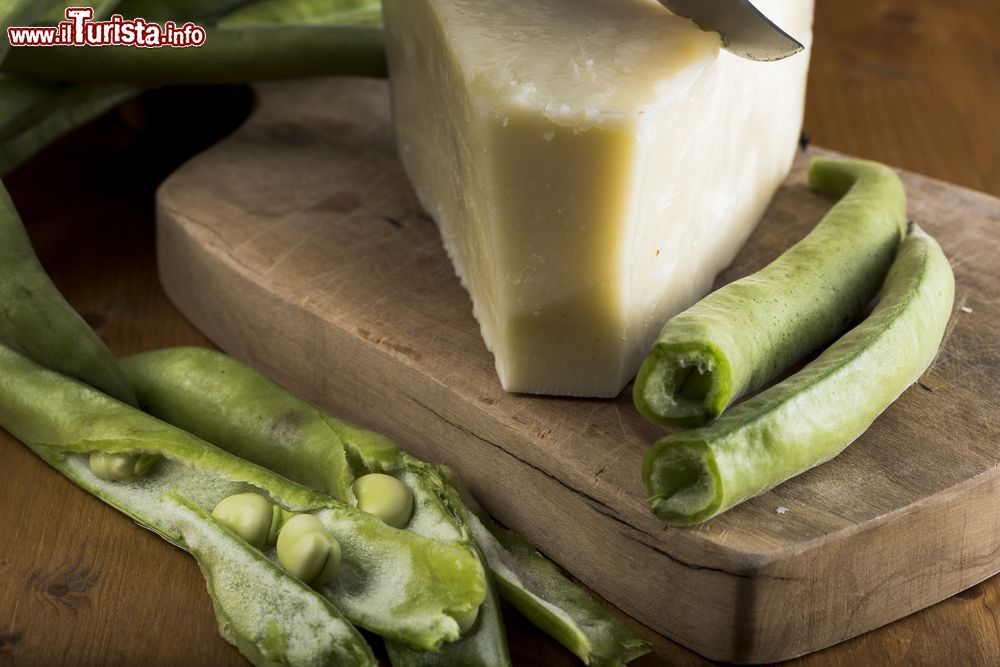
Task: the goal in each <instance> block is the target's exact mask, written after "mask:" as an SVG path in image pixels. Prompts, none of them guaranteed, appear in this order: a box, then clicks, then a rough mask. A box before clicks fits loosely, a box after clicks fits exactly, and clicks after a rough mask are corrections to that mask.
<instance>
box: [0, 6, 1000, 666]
mask: <svg viewBox="0 0 1000 667" xmlns="http://www.w3.org/2000/svg"><path fill="white" fill-rule="evenodd" d="M817 4H818V6H817V16H816V41H815V50H814V55H813V65H812V73H811V77H810V88H809V101H808V105H807V114H806V130H807V131H808V132H809V134H810V135H811V137H812V139H813V141H814V142H815V143H817V144H818V145H822V146H825V147H828V148H833V149H836V150H839V151H842V152H845V153H851V154H854V155H858V156H862V157H867V158H871V159H876V160H880V161H884V162H888V163H891V164H894V165H897V166H899V167H903V168H906V169H909V170H912V171H917V172H921V173H924V174H928V175H930V176H934V177H937V178H941V179H945V180H948V181H951V182H954V183H958V184H960V185H964V186H967V187H970V188H974V189H977V190H982V191H984V192H988V193H990V194H993V195H998V196H1000V37H998V36H997V33H1000V1H998V0H955V1H954V2H932V1H931V0H817ZM248 104H249V100H248V99H247V94H246V93H245V91H243V90H242V89H236V88H215V89H210V90H195V89H172V90H169V91H167V90H164V91H157V92H155V93H152V94H148V95H147V96H146V97H145V98H144V99H143V100H141V101H139V102H134V103H130V104H128V105H126V106H125V107H123V108H122V109H120V110H117V111H115V112H113V113H111V114H109V115H108V116H106V117H104V118H102V119H100V120H99V121H97V122H95V123H93V124H91V125H90V126H89V127H87V128H85V129H83V130H81V131H78V132H76V133H75V134H73V135H72V136H70V137H68V138H66V139H65V140H63V141H60V142H59V143H58V144H56V145H55V146H53V147H52V148H50V149H48V150H46V151H45V152H44V153H43V154H42V155H40V156H39V157H38V158H36V159H34V160H33V161H31V162H30V163H28V164H27V165H25V166H24V167H22V168H21V169H20V170H18V171H17V172H15V173H14V174H13V175H11V177H10V178H9V179H7V185H8V186H9V188H10V190H11V193H12V196H13V197H14V200H15V202H16V204H17V206H18V208H19V210H20V211H21V213H22V215H23V217H24V219H25V222H26V225H27V227H28V231H29V234H30V235H31V237H32V240H33V241H34V243H35V247H36V248H37V250H38V254H39V256H40V258H41V260H42V263H43V264H44V265H45V267H46V268H47V269H48V271H49V272H50V274H51V275H52V278H53V280H54V281H55V282H56V284H57V285H58V286H59V287H60V289H62V291H63V293H64V294H65V295H66V297H67V298H68V299H69V301H70V302H71V303H72V304H73V305H74V306H75V307H76V308H77V309H78V310H79V311H80V312H81V313H82V314H84V316H85V317H86V319H87V320H88V322H90V324H91V325H92V326H93V327H94V328H95V329H96V330H97V331H98V333H100V335H101V336H102V337H103V338H104V340H105V341H107V343H108V344H109V345H110V347H111V349H112V350H113V351H114V352H115V353H116V354H129V353H133V352H138V351H141V350H147V349H152V348H157V347H165V346H173V345H207V344H208V343H207V341H206V340H205V339H204V337H202V336H201V335H200V334H199V333H198V332H197V331H196V330H195V329H194V328H193V327H192V326H191V325H190V324H188V323H187V322H186V321H185V320H184V319H183V318H182V317H181V316H180V314H179V313H178V312H177V311H176V310H175V309H174V308H173V306H171V304H170V303H169V302H168V301H167V300H166V297H165V296H164V295H163V292H162V290H161V289H160V287H159V285H158V283H157V279H156V268H155V255H154V244H153V241H154V236H153V192H154V190H155V188H156V185H157V184H158V183H159V182H160V181H161V180H162V179H163V178H164V177H165V176H166V175H167V174H169V173H170V171H171V170H172V169H174V168H175V167H176V166H177V165H178V164H180V163H181V162H182V161H183V160H184V159H186V158H187V157H189V156H190V155H193V154H194V153H196V152H197V151H199V150H201V149H202V148H204V147H206V146H208V145H209V144H211V143H212V142H213V141H214V140H216V139H217V138H219V137H221V136H223V135H224V134H225V133H226V132H227V131H228V130H230V129H232V128H233V127H235V126H236V125H238V124H239V122H240V120H241V118H242V117H243V115H244V114H245V113H246V110H247V107H248ZM997 232H998V233H1000V230H997ZM0 461H2V463H0V541H2V545H3V546H2V547H0V665H8V664H11V665H54V664H61V665H96V664H129V665H140V664H142V665H179V664H183V665H202V664H206V665H207V664H211V665H243V664H246V663H245V661H244V660H243V659H242V658H241V657H240V655H239V654H238V653H237V652H236V650H235V649H233V648H232V647H230V646H229V645H228V644H227V643H226V642H224V641H223V640H222V639H221V638H220V637H219V635H218V632H217V631H216V628H215V619H214V616H213V614H212V609H211V604H210V601H209V598H208V594H207V592H206V591H205V587H204V582H203V579H202V577H201V575H200V573H199V572H198V569H197V566H196V565H195V563H194V561H193V560H192V559H190V558H189V557H187V556H186V555H185V554H183V553H182V552H180V551H179V550H177V549H175V548H173V547H171V546H169V545H167V544H166V543H165V542H163V541H162V540H160V539H159V538H157V537H155V536H154V535H152V534H151V533H148V532H146V531H143V530H139V529H138V528H137V527H135V526H134V525H133V524H132V523H131V522H130V521H128V520H127V519H125V518H124V517H123V516H122V515H120V514H118V513H117V512H115V511H114V510H112V509H110V508H109V507H107V506H105V505H103V504H102V503H100V502H99V501H97V500H96V499H94V498H93V497H91V496H89V495H88V494H86V493H84V492H83V491H81V490H79V489H78V488H76V487H75V486H73V485H72V484H70V483H69V482H67V481H65V480H64V479H63V478H62V477H61V476H59V475H58V474H57V473H56V472H54V471H53V470H51V469H49V468H48V467H47V466H45V465H44V464H43V463H42V462H41V461H39V460H38V459H37V458H35V457H34V455H32V454H31V453H30V452H29V451H28V450H27V449H25V448H24V447H22V446H21V445H20V444H18V443H17V442H16V441H15V440H13V439H12V438H10V437H9V436H8V435H6V434H5V433H3V432H0ZM507 611H508V613H507V614H506V617H507V622H508V633H509V635H510V644H511V651H512V653H513V657H514V662H515V664H517V665H536V664H544V665H556V666H558V665H572V664H576V663H575V661H574V659H573V658H572V656H570V655H569V654H568V653H567V652H566V651H565V650H563V649H562V648H561V647H559V646H558V645H557V644H555V642H553V641H551V640H549V639H548V638H546V637H545V636H544V635H542V634H541V633H539V632H538V631H536V630H535V629H534V628H532V627H531V625H530V624H528V623H527V622H526V621H524V620H523V619H521V618H519V617H518V615H517V614H516V613H515V612H514V611H513V610H510V609H508V610H507ZM628 622H630V623H632V624H633V625H634V627H636V629H637V630H639V632H641V633H642V634H644V635H645V636H647V637H648V638H649V639H651V640H652V641H653V643H654V652H653V654H652V655H651V656H648V657H647V658H644V659H643V660H641V661H639V662H637V663H636V664H638V665H666V664H676V665H705V664H708V663H707V661H705V660H703V659H702V658H700V657H698V656H696V655H694V654H693V653H691V652H689V651H687V650H685V649H683V648H681V647H680V646H678V645H676V644H674V643H672V642H670V641H669V640H666V639H664V638H661V637H657V636H655V635H653V634H652V633H651V632H649V631H648V630H646V629H644V628H642V627H641V626H638V625H637V624H635V623H634V622H631V621H628ZM796 662H798V663H800V664H803V665H816V666H818V665H831V666H832V665H845V666H846V665H867V664H872V665H902V664H906V665H929V666H930V665H934V666H937V665H957V664H963V665H965V664H970V665H976V664H978V665H995V664H998V663H1000V577H994V578H992V579H990V580H987V581H986V582H983V583H982V584H979V585H978V586H975V587H973V588H971V589H969V590H967V591H965V592H963V593H960V594H959V595H957V596H955V597H953V598H951V599H949V600H946V601H944V602H941V603H940V604H938V605H935V606H934V607H931V608H930V609H927V610H925V611H922V612H919V613H917V614H914V615H912V616H910V617H908V618H905V619H903V620H901V621H898V622H896V623H893V624H891V625H889V626H886V627H884V628H882V629H880V630H877V631H874V632H871V633H869V634H867V635H864V636H862V637H858V638H856V639H853V640H851V641H848V642H845V643H843V644H840V645H838V646H835V647H833V648H830V649H827V650H825V651H821V652H819V653H816V654H813V655H811V656H807V657H805V658H802V659H800V660H798V661H796Z"/></svg>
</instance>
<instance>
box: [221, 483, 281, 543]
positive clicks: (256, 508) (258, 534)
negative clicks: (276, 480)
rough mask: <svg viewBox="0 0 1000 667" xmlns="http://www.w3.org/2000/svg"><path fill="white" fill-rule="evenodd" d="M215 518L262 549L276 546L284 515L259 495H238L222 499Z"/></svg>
mask: <svg viewBox="0 0 1000 667" xmlns="http://www.w3.org/2000/svg"><path fill="white" fill-rule="evenodd" d="M212 518H214V519H215V520H216V521H218V522H219V523H221V524H222V525H224V526H225V527H226V528H228V529H229V530H231V531H233V532H234V533H236V534H237V535H239V536H240V537H241V538H243V540H244V541H246V542H247V543H248V544H250V545H251V546H253V547H255V548H257V549H261V548H263V547H264V546H265V545H267V544H273V543H274V539H275V538H276V537H277V535H278V528H277V524H278V523H280V519H281V512H280V508H279V507H278V506H277V505H274V504H273V503H271V502H270V501H269V500H268V499H267V498H265V497H264V496H262V495H260V494H259V493H237V494H236V495H233V496H227V497H225V498H223V499H222V500H220V501H219V504H218V505H216V506H215V509H214V510H212Z"/></svg>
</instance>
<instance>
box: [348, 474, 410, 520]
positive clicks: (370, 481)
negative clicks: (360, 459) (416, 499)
mask: <svg viewBox="0 0 1000 667" xmlns="http://www.w3.org/2000/svg"><path fill="white" fill-rule="evenodd" d="M351 488H352V489H353V490H354V497H355V498H357V499H358V509H359V510H361V511H362V512H368V513H369V514H374V515H375V516H377V517H378V518H380V519H382V520H383V521H385V522H386V523H387V524H389V525H390V526H392V527H393V528H405V527H406V524H407V523H408V522H409V521H410V516H411V515H412V514H413V493H411V492H410V490H409V489H408V488H406V485H405V484H403V483H402V482H400V481H399V480H398V479H396V478H395V477H393V476H392V475H386V474H384V473H380V472H372V473H368V474H367V475H362V476H361V477H358V478H357V479H356V480H354V485H353V486H352V487H351Z"/></svg>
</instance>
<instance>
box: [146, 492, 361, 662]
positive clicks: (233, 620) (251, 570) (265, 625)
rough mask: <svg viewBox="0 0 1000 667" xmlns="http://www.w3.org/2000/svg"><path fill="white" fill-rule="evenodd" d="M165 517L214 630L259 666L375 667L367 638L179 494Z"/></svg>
mask: <svg viewBox="0 0 1000 667" xmlns="http://www.w3.org/2000/svg"><path fill="white" fill-rule="evenodd" d="M162 502H163V505H164V516H165V518H166V520H167V521H168V522H169V523H170V524H171V525H172V526H173V527H174V528H175V529H176V530H177V532H178V533H180V535H181V538H182V539H183V542H184V546H185V548H186V549H187V550H188V551H189V552H190V553H191V554H192V555H193V556H194V557H195V558H196V559H197V561H198V566H199V567H200V568H201V571H202V574H204V575H205V581H206V583H207V584H208V592H209V594H210V595H211V597H212V604H213V605H214V607H215V616H216V618H217V619H218V620H219V633H220V634H221V635H222V636H223V637H224V638H225V639H226V641H228V642H229V643H230V644H233V645H234V646H236V647H237V648H238V649H239V650H240V653H242V654H243V655H244V656H246V658H247V659H248V660H250V661H251V662H252V663H253V664H254V665H257V666H258V667H271V666H275V667H276V666H277V665H287V666H289V667H319V666H321V665H322V666H329V667H349V666H357V667H369V666H371V667H374V666H375V665H377V664H378V663H377V661H376V660H375V656H374V655H373V654H372V652H371V648H370V647H369V646H368V644H367V643H366V642H365V640H364V638H363V637H362V636H361V635H360V634H359V633H358V631H357V630H356V629H355V628H354V626H353V625H351V623H350V622H349V621H348V620H347V619H346V618H344V616H343V614H341V613H340V612H339V611H338V610H337V609H336V608H335V607H334V606H333V605H332V604H330V602H329V600H327V599H326V598H324V597H323V596H322V595H319V594H318V593H316V591H314V590H313V589H311V588H310V587H309V586H307V585H305V584H304V583H302V582H301V581H299V580H298V579H296V578H295V577H293V576H291V575H289V574H288V573H287V572H285V571H284V570H282V569H281V568H280V567H278V566H277V565H275V564H274V563H272V562H271V561H270V560H268V559H267V557H265V556H264V555H263V554H262V553H261V552H260V551H258V550H257V549H254V548H253V547H251V546H250V545H248V544H247V543H246V542H245V541H243V540H241V539H240V538H239V537H237V536H236V535H234V534H233V533H231V532H230V531H228V530H227V529H226V528H224V527H222V526H221V525H219V524H218V523H216V522H215V521H214V520H213V519H212V518H211V517H210V516H209V514H208V513H207V512H206V511H205V510H204V509H202V508H201V507H199V506H198V505H197V504H196V503H193V502H191V501H190V500H187V499H186V498H184V497H183V496H181V495H179V494H177V493H168V494H167V495H166V496H165V497H164V498H163V500H162Z"/></svg>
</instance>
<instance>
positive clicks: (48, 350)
mask: <svg viewBox="0 0 1000 667" xmlns="http://www.w3.org/2000/svg"><path fill="white" fill-rule="evenodd" d="M0 303H2V304H3V306H4V307H3V308H2V309H0V339H2V340H3V341H4V342H6V344H7V345H9V346H10V347H12V348H14V349H16V350H17V351H19V352H20V353H21V354H24V355H25V356H27V357H30V358H31V359H32V360H34V361H35V362H37V363H39V364H41V365H42V366H45V367H47V368H51V369H52V370H55V371H58V372H60V373H63V374H65V375H69V376H71V377H74V378H76V379H78V380H81V381H83V382H86V383H87V384H90V385H92V386H94V387H96V388H98V389H100V390H101V391H103V392H104V393H106V394H108V395H110V396H114V397H115V398H117V399H118V400H120V401H124V402H126V403H129V404H131V405H136V398H135V393H133V391H132V388H131V387H129V384H128V382H127V381H126V380H125V377H124V376H123V375H122V372H121V370H120V369H119V368H118V366H117V364H116V362H115V359H114V357H113V356H111V352H110V351H109V350H108V348H107V347H105V345H104V343H103V342H101V339H100V338H98V337H97V334H95V333H94V332H93V330H91V328H90V327H89V326H88V325H87V323H86V322H84V320H83V318H82V317H80V316H79V315H78V314H77V313H76V311H74V310H73V308H72V307H71V306H70V305H69V304H68V303H66V300H65V299H63V297H62V295H61V294H60V293H59V290H57V289H56V287H55V285H53V284H52V281H51V280H49V277H48V275H46V273H45V270H44V269H43V268H42V265H41V264H40V263H39V262H38V258H37V257H36V256H35V251H34V249H33V248H32V247H31V241H29V240H28V235H27V234H26V233H25V231H24V225H22V224H21V219H20V217H19V216H18V214H17V210H16V209H15V208H14V203H13V202H12V201H11V200H10V197H9V196H8V194H7V191H6V190H5V189H4V188H3V186H2V185H0Z"/></svg>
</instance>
